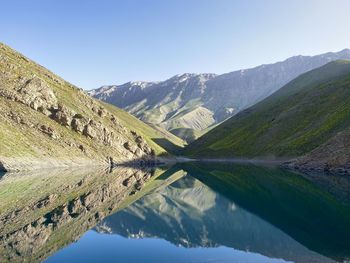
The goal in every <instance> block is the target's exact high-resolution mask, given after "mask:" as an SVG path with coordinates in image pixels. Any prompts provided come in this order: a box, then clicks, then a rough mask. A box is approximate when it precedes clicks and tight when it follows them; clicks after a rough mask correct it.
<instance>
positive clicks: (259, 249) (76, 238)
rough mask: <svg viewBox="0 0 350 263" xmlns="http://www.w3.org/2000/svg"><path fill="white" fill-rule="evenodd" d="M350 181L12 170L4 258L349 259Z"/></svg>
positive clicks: (199, 168)
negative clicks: (17, 171)
mask: <svg viewBox="0 0 350 263" xmlns="http://www.w3.org/2000/svg"><path fill="white" fill-rule="evenodd" d="M327 182H328V183H327ZM348 186H349V184H348V180H347V179H344V178H336V177H332V178H331V179H330V180H329V179H328V180H324V176H321V177H319V176H318V175H304V176H300V175H297V174H294V173H291V172H287V171H282V170H280V169H277V168H274V167H258V166H253V165H237V164H222V163H221V164H201V165H198V164H190V163H189V164H183V165H178V166H175V167H172V168H171V169H168V170H161V169H143V170H138V169H135V168H127V167H124V168H118V169H115V170H113V171H112V172H108V171H83V170H75V171H72V170H65V171H62V170H57V171H41V172H40V173H37V172H36V173H25V174H17V175H16V174H12V175H8V174H6V175H5V176H4V177H2V178H0V198H1V201H2V202H1V203H0V259H1V260H0V261H1V262H6V261H9V262H22V261H29V262H37V261H42V260H44V259H47V258H48V259H47V261H48V262H77V261H84V262H101V261H115V260H116V259H118V260H119V261H120V262H165V260H166V262H232V261H241V262H270V261H284V260H285V261H294V262H332V261H345V260H349V259H350V257H349V256H350V245H349V244H350V206H349V198H348V197H349V191H350V189H349V187H348ZM91 228H93V230H90V231H89V229H91ZM50 255H52V256H50ZM49 256H50V257H49Z"/></svg>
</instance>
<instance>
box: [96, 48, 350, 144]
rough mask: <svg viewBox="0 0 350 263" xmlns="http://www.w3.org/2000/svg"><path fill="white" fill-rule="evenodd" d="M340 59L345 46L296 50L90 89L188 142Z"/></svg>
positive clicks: (349, 52) (348, 55) (344, 56)
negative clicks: (225, 67)
mask: <svg viewBox="0 0 350 263" xmlns="http://www.w3.org/2000/svg"><path fill="white" fill-rule="evenodd" d="M339 59H350V50H349V49H344V50H342V51H340V52H336V53H332V52H329V53H325V54H321V55H317V56H295V57H291V58H288V59H286V60H285V61H282V62H277V63H274V64H268V65H261V66H258V67H255V68H251V69H244V70H238V71H234V72H230V73H227V74H222V75H216V74H189V73H185V74H182V75H176V76H174V77H172V78H170V79H168V80H165V81H158V82H143V81H136V82H135V81H134V82H128V83H125V84H123V85H111V86H102V87H100V88H98V89H95V90H92V91H90V92H89V94H90V95H91V96H93V97H95V98H97V99H100V100H102V101H105V102H108V103H110V104H113V105H115V106H118V107H121V108H123V109H125V110H126V111H128V112H129V113H131V114H132V115H134V116H136V117H137V118H139V119H140V120H143V121H144V122H146V123H152V124H155V125H157V126H160V127H163V128H165V129H166V130H168V131H170V132H172V133H174V134H175V135H177V136H180V137H182V138H183V139H185V140H187V141H188V142H191V141H193V140H195V139H196V138H197V137H199V136H200V135H202V134H203V133H205V132H207V131H208V130H209V129H211V128H213V127H215V126H216V125H217V124H219V123H221V122H222V121H224V120H226V119H227V118H229V117H232V116H234V115H235V114H237V113H238V112H240V111H242V110H244V109H246V108H248V107H250V106H252V105H254V104H256V103H257V102H259V101H261V100H263V99H265V98H266V97H268V96H269V95H271V94H273V93H274V92H275V91H277V90H278V89H280V88H281V87H282V86H284V85H285V84H287V83H288V82H290V81H291V80H293V79H294V78H296V77H298V76H299V75H300V74H303V73H305V72H307V71H310V70H313V69H315V68H318V67H321V66H323V65H325V64H327V63H329V62H331V61H334V60H339Z"/></svg>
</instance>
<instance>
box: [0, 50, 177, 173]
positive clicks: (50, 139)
mask: <svg viewBox="0 0 350 263" xmlns="http://www.w3.org/2000/svg"><path fill="white" fill-rule="evenodd" d="M164 134H165V133H160V132H158V131H156V130H154V129H152V128H150V127H148V126H147V125H145V124H144V123H142V122H141V121H139V120H138V119H136V118H134V117H132V116H131V115H129V114H127V113H125V112H123V111H121V110H119V109H116V108H114V107H111V106H105V105H104V104H103V103H101V102H99V101H97V100H95V99H92V98H91V97H90V96H88V95H86V94H85V92H84V91H83V90H80V89H78V88H76V87H74V86H73V85H71V84H70V83H68V82H66V81H64V80H63V79H61V78H59V77H58V76H56V75H54V74H53V73H51V72H50V71H48V70H46V69H45V68H43V67H41V66H39V65H38V64H35V63H34V62H32V61H30V60H29V59H27V58H26V57H24V56H22V55H21V54H19V53H17V52H15V51H14V50H12V49H10V48H9V47H7V46H6V45H4V44H0V142H1V147H0V168H2V169H3V168H5V169H6V170H13V169H33V168H39V167H40V168H41V167H52V166H71V165H95V164H108V163H110V162H111V161H112V160H113V161H114V162H122V161H126V160H131V159H138V158H144V157H147V158H148V157H150V156H154V155H155V154H166V153H167V151H166V150H165V149H164V148H162V147H161V146H159V145H158V144H157V143H156V142H155V141H157V140H159V141H162V140H164V141H172V139H173V138H175V137H174V136H173V135H171V134H165V135H164ZM172 144H175V145H176V144H178V145H179V146H181V144H182V142H181V140H177V141H176V142H172Z"/></svg>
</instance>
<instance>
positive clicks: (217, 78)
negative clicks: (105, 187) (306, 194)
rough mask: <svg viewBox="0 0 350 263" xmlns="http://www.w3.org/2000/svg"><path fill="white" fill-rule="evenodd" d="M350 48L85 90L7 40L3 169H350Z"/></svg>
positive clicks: (3, 50)
mask: <svg viewBox="0 0 350 263" xmlns="http://www.w3.org/2000/svg"><path fill="white" fill-rule="evenodd" d="M349 105H350V50H349V49H345V50H342V51H340V52H337V53H326V54H322V55H318V56H296V57H292V58H289V59H287V60H285V61H282V62H277V63H275V64H269V65H261V66H258V67H255V68H252V69H245V70H239V71H234V72H231V73H227V74H223V75H216V74H192V73H191V74H190V73H185V74H181V75H176V76H174V77H172V78H170V79H168V80H165V81H159V82H142V81H132V82H128V83H125V84H123V85H111V86H102V87H100V88H98V89H96V90H92V91H89V92H86V91H84V90H83V89H80V88H78V87H76V86H74V85H72V84H70V83H69V82H67V81H65V80H63V79H62V78H60V77H58V76H56V75H55V74H53V73H52V72H50V71H49V70H47V69H45V68H43V67H42V66H40V65H38V64H36V63H35V62H33V61H31V60H30V59H28V58H26V57H25V56H23V55H22V54H19V53H18V52H16V51H14V50H13V49H11V48H10V47H8V46H6V45H5V44H0V141H1V148H0V168H1V169H2V170H6V171H14V170H32V169H39V168H51V167H70V166H89V165H104V166H111V165H118V164H119V165H120V164H124V163H139V162H140V161H142V162H146V163H147V162H151V163H154V162H157V161H159V160H161V161H164V160H172V161H176V158H175V157H176V156H181V157H189V158H195V159H198V158H200V159H202V158H206V159H208V158H209V159H210V158H217V159H243V160H265V161H280V162H283V163H284V164H283V166H284V167H287V168H292V169H301V170H317V171H326V172H332V173H341V174H347V173H349V171H350V147H349V146H350V130H349V128H350V106H349Z"/></svg>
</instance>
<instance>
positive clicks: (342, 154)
mask: <svg viewBox="0 0 350 263" xmlns="http://www.w3.org/2000/svg"><path fill="white" fill-rule="evenodd" d="M283 166H284V167H287V168H292V169H296V170H301V171H303V172H309V171H316V172H326V173H330V174H344V175H350V130H346V131H343V132H339V133H338V134H336V135H335V136H334V137H332V138H331V139H329V140H328V141H327V142H325V143H324V144H322V145H320V146H319V147H317V148H316V149H314V150H313V151H311V152H310V153H308V154H306V155H305V156H302V157H299V158H296V159H293V160H291V161H288V162H286V163H284V164H283Z"/></svg>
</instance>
